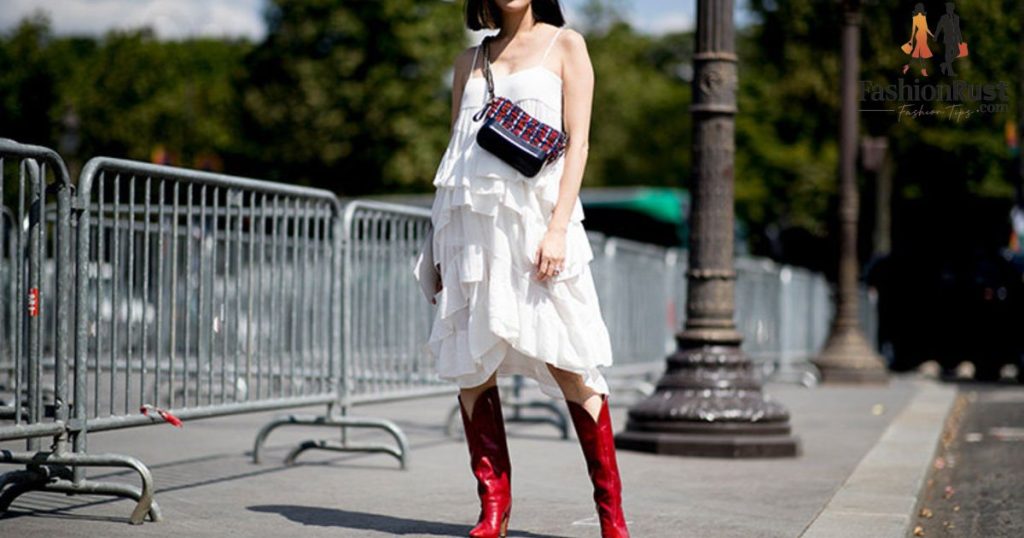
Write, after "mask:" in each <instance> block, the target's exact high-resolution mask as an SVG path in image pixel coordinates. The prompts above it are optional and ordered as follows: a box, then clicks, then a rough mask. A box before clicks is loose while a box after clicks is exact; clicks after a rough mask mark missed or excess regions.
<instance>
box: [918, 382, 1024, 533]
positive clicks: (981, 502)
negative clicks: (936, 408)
mask: <svg viewBox="0 0 1024 538" xmlns="http://www.w3.org/2000/svg"><path fill="white" fill-rule="evenodd" d="M959 389H960V390H959V395H958V397H957V401H956V402H955V403H954V406H953V409H952V410H951V411H950V416H949V419H948V420H947V423H946V429H945V431H944V432H943V436H942V440H941V442H940V446H939V448H938V450H937V452H936V457H935V460H934V461H933V462H932V469H931V472H930V473H929V476H928V478H927V479H926V481H925V484H924V490H923V491H922V494H921V496H920V497H919V499H920V500H919V505H918V514H917V523H916V525H915V527H916V528H915V529H914V535H916V536H925V537H946V536H956V537H985V538H995V537H1004V536H1005V537H1018V536H1024V387H1022V386H1020V385H1016V384H1011V383H1007V382H1003V383H976V382H962V383H961V385H960V388H959Z"/></svg>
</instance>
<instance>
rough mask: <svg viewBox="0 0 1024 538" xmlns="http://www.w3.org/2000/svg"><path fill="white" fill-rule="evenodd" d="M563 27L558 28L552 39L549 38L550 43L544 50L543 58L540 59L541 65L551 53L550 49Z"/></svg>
mask: <svg viewBox="0 0 1024 538" xmlns="http://www.w3.org/2000/svg"><path fill="white" fill-rule="evenodd" d="M563 28H565V27H564V26H559V27H558V30H557V31H555V35H554V37H552V38H551V42H550V43H548V48H547V49H545V50H544V56H543V57H542V58H541V59H540V63H541V65H543V64H544V60H547V59H548V53H549V52H551V47H552V46H553V45H554V44H555V40H556V39H558V34H560V33H562V29H563Z"/></svg>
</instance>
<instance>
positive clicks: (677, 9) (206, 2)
mask: <svg viewBox="0 0 1024 538" xmlns="http://www.w3.org/2000/svg"><path fill="white" fill-rule="evenodd" d="M436 1H441V0H436ZM453 1H458V2H460V3H461V2H462V0H453ZM617 1H618V2H619V4H620V5H621V6H622V7H623V8H624V9H625V11H626V13H627V15H628V17H629V19H630V21H631V22H632V23H633V24H634V26H636V27H637V28H638V29H640V30H642V31H647V32H650V33H655V34H657V33H663V32H666V31H674V30H681V29H690V28H692V26H693V19H694V15H695V10H696V7H695V0H617ZM2 2H3V9H0V30H7V29H9V28H11V27H13V26H14V25H15V24H17V22H18V21H19V20H21V19H22V18H23V17H25V16H26V15H28V14H30V13H32V12H34V11H37V10H42V11H46V12H48V13H49V15H50V20H51V21H52V22H53V26H54V29H55V31H56V32H57V33H59V34H93V35H95V34H101V33H103V32H105V31H106V30H109V29H112V28H119V29H125V28H137V27H140V26H151V27H153V28H154V29H155V31H156V33H157V35H158V36H160V37H161V38H165V39H179V38H183V37H190V36H199V35H202V36H218V37H220V36H229V37H248V38H250V39H257V40H258V39H260V38H262V37H263V35H264V33H265V31H266V29H265V26H264V24H263V16H262V8H263V5H264V0H2ZM584 3H585V0H562V5H563V8H564V9H565V11H566V17H567V18H568V19H569V21H568V22H569V24H570V25H573V24H576V23H578V22H579V21H580V18H579V11H578V10H579V8H580V7H581V6H582V5H583V4H584ZM737 3H738V4H740V5H742V4H743V3H744V2H743V0H740V1H739V2H737ZM740 11H741V12H740V13H739V14H738V20H739V22H741V23H742V22H743V20H744V19H745V17H744V16H743V13H742V10H740Z"/></svg>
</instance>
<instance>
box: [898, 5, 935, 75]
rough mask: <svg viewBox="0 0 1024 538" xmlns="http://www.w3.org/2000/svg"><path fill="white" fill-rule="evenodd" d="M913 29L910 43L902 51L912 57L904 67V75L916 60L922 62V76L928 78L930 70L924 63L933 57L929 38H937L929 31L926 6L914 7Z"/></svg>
mask: <svg viewBox="0 0 1024 538" xmlns="http://www.w3.org/2000/svg"><path fill="white" fill-rule="evenodd" d="M912 15H913V17H914V18H913V19H912V24H911V29H910V41H907V42H906V43H905V44H904V45H903V47H902V49H903V52H904V53H906V54H909V55H910V58H911V59H910V60H908V61H907V63H906V64H905V65H904V66H903V74H904V75H905V74H907V71H908V70H910V64H911V63H912V62H913V60H914V59H917V60H918V61H919V62H920V64H921V65H920V67H921V74H922V75H923V76H926V77H927V76H928V70H927V69H925V67H924V65H925V64H924V62H925V61H926V59H927V58H931V57H932V51H931V49H929V48H928V36H932V37H933V38H934V37H935V36H934V35H933V34H932V31H931V30H929V29H928V19H927V15H928V13H927V12H925V10H924V4H920V3H919V4H917V5H916V6H914V13H913V14H912Z"/></svg>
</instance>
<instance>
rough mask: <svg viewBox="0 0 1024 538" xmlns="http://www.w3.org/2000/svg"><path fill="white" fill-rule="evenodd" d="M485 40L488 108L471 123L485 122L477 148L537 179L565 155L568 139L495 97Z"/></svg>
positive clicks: (479, 132) (486, 39) (485, 39)
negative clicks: (544, 170) (549, 164)
mask: <svg viewBox="0 0 1024 538" xmlns="http://www.w3.org/2000/svg"><path fill="white" fill-rule="evenodd" d="M490 37H491V36H487V37H486V38H484V42H483V50H484V75H485V77H486V79H487V93H488V96H489V99H488V102H487V104H486V105H485V106H484V107H483V108H481V109H480V111H479V112H477V113H476V114H475V115H474V116H473V121H480V120H481V119H484V118H486V120H485V121H484V124H483V125H481V126H480V130H479V131H477V135H476V141H477V144H479V145H480V147H482V148H484V149H485V150H487V151H489V152H491V153H493V154H494V155H495V156H497V157H498V158H500V159H501V160H503V161H505V162H506V163H508V164H509V165H510V166H512V167H513V168H515V169H516V170H518V171H519V172H520V173H522V174H523V175H525V176H528V177H533V176H536V175H537V174H538V173H539V172H540V171H541V169H542V168H543V167H544V165H545V164H548V163H552V162H555V161H556V160H557V159H558V158H559V157H560V156H561V155H562V154H564V153H565V148H566V145H567V144H568V140H569V137H568V135H566V134H565V133H563V132H562V131H559V130H558V129H555V128H554V127H552V126H550V125H548V124H546V123H544V122H542V121H540V120H538V119H537V118H534V117H533V116H530V115H529V114H528V113H527V112H526V111H525V110H523V109H522V108H521V107H519V105H516V104H515V103H513V102H512V101H511V100H510V99H508V98H506V97H497V96H495V95H494V79H493V76H492V75H491V61H490V54H489V52H488V41H489V39H490Z"/></svg>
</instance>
